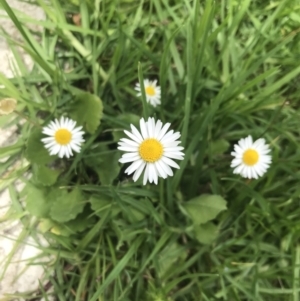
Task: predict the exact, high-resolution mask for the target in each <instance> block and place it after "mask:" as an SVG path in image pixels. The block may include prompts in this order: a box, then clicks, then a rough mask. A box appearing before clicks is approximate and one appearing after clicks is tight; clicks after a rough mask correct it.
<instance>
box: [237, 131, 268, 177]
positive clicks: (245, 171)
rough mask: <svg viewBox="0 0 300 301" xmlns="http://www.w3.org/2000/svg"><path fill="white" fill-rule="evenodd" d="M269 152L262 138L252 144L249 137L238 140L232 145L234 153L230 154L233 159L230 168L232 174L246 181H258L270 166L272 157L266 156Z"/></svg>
mask: <svg viewBox="0 0 300 301" xmlns="http://www.w3.org/2000/svg"><path fill="white" fill-rule="evenodd" d="M269 152H270V148H269V145H268V144H266V141H265V139H263V138H260V139H258V140H256V141H254V142H253V140H252V137H251V136H248V137H247V138H243V139H240V140H239V141H238V143H237V144H235V145H234V152H231V155H232V156H234V157H235V158H234V159H233V160H232V162H231V167H233V168H234V170H233V173H235V174H240V175H241V176H242V177H244V178H248V179H252V178H254V179H258V178H259V177H261V176H263V174H264V173H265V172H266V171H267V169H268V168H269V166H270V164H271V161H272V157H271V156H270V155H267V154H268V153H269Z"/></svg>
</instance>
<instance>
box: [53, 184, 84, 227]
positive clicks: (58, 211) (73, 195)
mask: <svg viewBox="0 0 300 301" xmlns="http://www.w3.org/2000/svg"><path fill="white" fill-rule="evenodd" d="M85 204H86V203H85V201H84V197H83V195H82V194H81V191H80V190H79V188H74V189H73V190H72V191H71V192H69V193H68V192H67V191H65V190H60V193H59V194H58V195H57V197H56V200H54V203H53V205H52V207H51V210H50V216H51V218H53V219H54V220H55V221H58V222H68V221H70V220H72V219H74V218H75V217H76V216H77V215H78V214H79V213H80V212H82V210H83V208H84V206H85Z"/></svg>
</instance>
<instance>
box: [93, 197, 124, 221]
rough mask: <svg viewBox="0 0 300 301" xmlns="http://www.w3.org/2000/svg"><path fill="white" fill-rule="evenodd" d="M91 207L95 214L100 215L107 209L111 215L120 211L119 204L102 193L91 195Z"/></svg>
mask: <svg viewBox="0 0 300 301" xmlns="http://www.w3.org/2000/svg"><path fill="white" fill-rule="evenodd" d="M90 203H91V207H92V209H93V210H94V211H95V214H97V215H98V216H100V217H102V216H103V214H104V213H106V212H107V210H109V211H111V216H112V217H114V216H116V215H118V214H119V213H120V211H121V209H120V208H119V206H117V205H116V204H115V203H114V202H113V201H112V199H111V198H109V197H107V196H105V195H103V196H101V197H96V196H93V197H91V199H90Z"/></svg>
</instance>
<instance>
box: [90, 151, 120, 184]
mask: <svg viewBox="0 0 300 301" xmlns="http://www.w3.org/2000/svg"><path fill="white" fill-rule="evenodd" d="M119 158H120V152H119V151H117V150H113V151H110V150H108V149H107V148H106V147H103V146H101V147H98V148H97V149H94V150H93V156H91V157H87V158H86V159H85V163H86V165H88V166H89V167H91V168H92V169H93V170H94V171H95V172H96V173H97V174H98V177H99V179H100V181H101V184H102V185H110V184H112V182H113V180H114V179H115V178H116V177H117V176H118V174H119V172H120V169H121V167H120V166H119V163H118V159H119Z"/></svg>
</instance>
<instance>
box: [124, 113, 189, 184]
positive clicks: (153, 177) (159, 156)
mask: <svg viewBox="0 0 300 301" xmlns="http://www.w3.org/2000/svg"><path fill="white" fill-rule="evenodd" d="M170 125H171V124H170V123H166V124H165V125H164V126H163V123H162V122H161V121H160V120H158V121H157V122H155V120H154V118H150V117H149V119H148V121H147V122H145V120H144V118H142V119H141V120H140V129H141V131H140V132H139V131H138V130H137V129H136V127H134V126H133V125H132V124H131V125H130V127H131V132H128V131H124V132H125V134H126V135H127V136H128V137H129V138H130V139H127V138H122V139H121V140H120V142H119V147H118V149H119V150H122V151H125V152H127V153H126V154H124V155H123V156H122V158H121V159H120V160H119V162H121V163H128V162H132V164H131V165H130V166H129V167H128V168H127V169H126V170H125V173H127V174H128V175H130V174H132V173H134V174H133V181H134V182H135V181H136V180H137V179H138V178H139V177H140V175H141V174H142V172H143V170H144V169H145V171H144V179H143V184H144V185H146V183H147V181H148V180H149V182H150V183H152V182H154V183H155V184H157V182H158V177H162V178H164V179H165V178H167V177H168V176H173V171H172V169H171V167H174V168H178V169H179V166H178V164H177V163H175V162H174V161H173V160H172V159H177V160H183V157H184V153H182V152H181V151H182V150H183V147H182V146H178V144H180V141H177V139H178V138H179V137H180V133H179V132H176V133H174V131H173V130H171V131H168V132H167V130H168V128H169V127H170ZM170 166H171V167H170Z"/></svg>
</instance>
